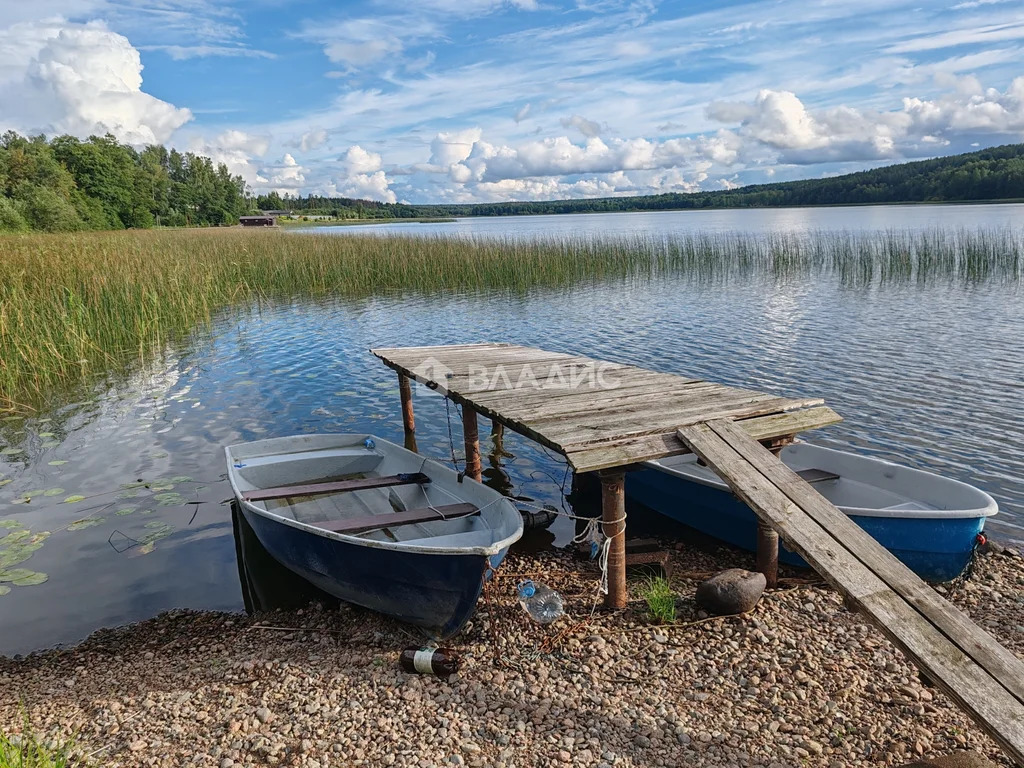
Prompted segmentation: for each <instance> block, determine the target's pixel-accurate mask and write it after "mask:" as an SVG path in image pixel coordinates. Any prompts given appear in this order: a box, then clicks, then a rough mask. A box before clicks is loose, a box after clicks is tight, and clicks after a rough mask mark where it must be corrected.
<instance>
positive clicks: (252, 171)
mask: <svg viewBox="0 0 1024 768" xmlns="http://www.w3.org/2000/svg"><path fill="white" fill-rule="evenodd" d="M2 2H3V4H4V5H5V6H9V7H5V9H4V20H3V21H2V22H0V129H7V128H13V129H15V130H18V131H21V132H33V133H35V132H40V131H42V132H46V133H48V134H53V133H74V134H77V135H82V136H85V135H89V134H90V133H98V132H99V133H102V132H105V131H110V132H112V133H114V134H115V135H117V136H118V137H119V138H121V139H122V140H124V141H128V142H131V143H133V144H139V145H141V144H145V143H152V142H160V143H165V144H169V145H173V146H176V147H178V148H179V149H186V150H193V151H196V152H201V153H204V154H208V155H210V156H212V157H214V158H215V159H216V160H218V161H221V162H225V163H227V164H228V165H229V167H230V168H231V169H232V170H233V171H235V172H236V173H239V174H241V175H243V176H244V177H245V179H246V180H247V182H248V183H249V185H250V186H251V187H252V188H253V189H254V190H256V191H269V190H277V191H279V192H281V193H283V194H284V193H290V194H305V193H310V192H313V193H319V194H331V195H345V196H353V197H369V198H374V199H380V200H389V201H410V202H461V201H491V200H509V199H522V200H528V199H553V198H563V197H587V196H611V195H631V194H647V193H660V192H687V191H695V190H699V189H722V188H727V187H731V186H735V185H741V184H749V183H762V182H767V181H779V180H787V179H794V178H809V177H817V176H822V175H826V174H835V173H842V172H847V171H851V170H858V169H862V168H867V167H873V166H877V165H881V164H888V163H893V162H899V161H902V160H908V159H915V158H921V157H934V156H937V155H944V154H954V153H957V152H964V151H969V150H971V149H974V148H977V147H983V146H991V145H996V144H1004V143H1010V142H1020V141H1022V140H1024V56H1022V44H1024V8H1022V5H1021V3H1020V2H1019V0H1016V1H1015V2H1008V1H1004V0H966V1H964V2H956V0H953V1H952V2H944V3H938V2H920V0H919V1H917V2H903V1H902V0H884V1H882V0H856V1H855V2H846V1H845V0H822V1H821V2H797V1H796V0H752V1H751V2H715V3H710V2H708V3H693V2H656V0H642V1H640V2H619V1H618V0H575V1H574V0H547V1H546V0H506V1H504V2H499V1H497V0H418V1H417V2H415V3H398V2H391V1H390V0H376V2H364V3H354V2H328V1H327V0H320V1H319V2H312V0H309V1H307V0H247V1H246V2H232V1H231V0H159V2H141V1H137V0H37V1H36V2H31V3H14V2H13V0H2Z"/></svg>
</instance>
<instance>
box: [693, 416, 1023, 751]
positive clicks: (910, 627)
mask: <svg viewBox="0 0 1024 768" xmlns="http://www.w3.org/2000/svg"><path fill="white" fill-rule="evenodd" d="M677 434H678V436H679V438H680V439H681V440H682V441H683V442H684V443H686V445H688V446H689V447H690V448H691V449H692V450H693V451H694V453H696V454H697V455H698V456H700V457H701V458H702V459H703V460H704V461H705V462H706V463H707V464H708V465H709V466H711V467H712V468H713V469H714V470H715V471H716V472H717V473H718V474H719V475H720V476H721V477H722V479H723V480H725V481H726V482H727V483H728V484H729V487H730V488H732V490H733V492H734V493H735V494H736V495H737V496H739V497H740V498H741V499H743V501H745V502H746V503H747V504H748V505H749V506H750V507H751V508H752V509H753V510H754V512H756V513H757V516H758V517H759V518H760V519H761V520H762V521H763V522H764V523H766V524H767V525H769V526H771V527H772V528H773V529H775V530H776V531H777V532H778V534H779V536H780V537H781V538H782V540H783V541H785V543H786V546H787V547H789V548H790V549H791V550H793V551H794V552H796V553H798V554H800V555H801V556H802V557H803V558H804V559H805V560H806V561H807V562H808V563H810V564H811V565H812V566H813V567H814V569H815V570H816V571H817V572H818V573H819V574H821V575H822V577H824V578H825V579H826V580H827V581H828V582H829V583H831V584H832V586H834V587H835V588H836V589H837V590H839V592H840V593H842V594H843V595H844V596H845V597H846V599H847V602H848V604H851V603H852V604H853V605H854V606H855V607H856V608H857V609H858V610H860V611H861V612H862V613H863V614H865V615H866V616H867V618H868V619H870V620H871V621H872V623H873V624H875V626H877V627H878V629H880V630H881V631H882V633H883V634H884V635H885V636H886V637H888V638H889V639H890V640H891V641H892V642H893V643H894V644H895V645H896V646H897V647H898V648H900V649H901V650H902V651H903V653H904V654H905V655H906V656H907V657H908V658H909V659H910V660H911V661H913V662H914V663H915V664H916V665H917V666H918V667H919V668H920V669H921V670H922V671H923V672H924V673H925V674H926V675H927V676H928V678H929V679H931V680H932V681H933V682H934V683H935V684H936V685H937V686H938V687H939V688H941V689H942V691H944V692H945V693H946V695H948V696H949V697H950V698H951V699H952V700H953V701H954V702H956V704H957V705H958V706H959V707H960V708H961V709H963V710H964V711H965V712H966V713H967V714H968V715H970V716H971V718H972V719H973V720H974V721H975V722H976V723H977V724H978V725H979V726H980V727H981V728H982V729H984V730H985V732H986V733H988V734H989V735H990V736H991V737H992V738H993V739H995V741H996V742H998V744H999V745H1000V746H1001V747H1002V748H1003V749H1004V750H1005V751H1006V753H1007V755H1008V756H1009V757H1010V758H1011V759H1012V760H1013V761H1014V762H1015V763H1017V764H1018V765H1024V662H1022V661H1021V660H1020V659H1019V658H1017V657H1016V656H1015V655H1014V654H1013V653H1012V652H1011V651H1009V650H1007V649H1006V648H1004V647H1003V646H1001V645H1000V644H999V643H998V642H997V641H996V640H995V638H993V637H992V636H991V635H989V634H988V633H987V632H985V631H984V630H983V629H982V628H981V627H979V626H978V625H976V624H974V623H973V622H972V621H971V619H970V618H969V617H968V616H967V615H965V614H964V613H962V612H961V611H960V610H959V609H958V608H956V607H955V606H953V605H951V604H950V603H948V602H946V601H945V600H944V599H943V598H942V597H941V596H939V594H938V593H936V592H935V590H933V589H932V588H931V587H929V586H928V585H927V584H925V583H924V582H923V581H921V580H920V579H919V578H918V577H917V576H916V575H915V574H914V573H913V571H911V570H910V569H909V568H907V567H906V566H905V565H903V563H901V562H900V561H899V560H897V559H896V558H895V557H894V556H893V555H892V554H891V553H890V552H888V551H887V550H886V549H884V548H883V547H882V546H881V545H880V544H879V543H878V542H877V541H875V540H874V539H873V538H872V537H871V536H870V535H868V534H867V533H866V532H865V531H864V529H863V528H861V527H860V526H858V525H857V524H856V523H854V522H853V521H852V520H850V518H848V517H847V516H846V515H844V514H843V513H842V512H841V511H840V510H839V509H838V508H837V507H835V506H833V505H832V504H831V503H830V502H829V501H828V500H827V499H825V497H823V496H822V495H821V494H819V493H818V492H817V491H816V490H814V488H812V487H811V485H810V484H809V483H807V482H806V481H805V480H804V479H802V478H801V477H800V476H799V475H798V474H797V473H795V472H793V470H791V469H790V468H789V467H787V466H786V465H785V464H783V463H782V462H781V461H780V460H779V459H778V458H777V457H776V456H774V455H772V453H771V452H770V451H769V450H767V449H766V448H764V447H763V446H762V445H761V444H760V443H758V442H757V441H756V440H755V439H753V438H752V437H751V436H750V435H749V434H748V433H747V432H746V431H745V430H744V429H743V428H742V427H740V426H739V425H737V424H734V423H733V422H732V421H731V420H728V419H713V420H708V421H706V422H702V423H699V424H693V425H688V426H684V427H680V428H679V430H678V433H677Z"/></svg>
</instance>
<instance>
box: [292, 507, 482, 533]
mask: <svg viewBox="0 0 1024 768" xmlns="http://www.w3.org/2000/svg"><path fill="white" fill-rule="evenodd" d="M478 514H480V509H479V508H478V507H477V506H476V505H475V504H445V505H442V506H440V507H423V508H417V509H407V510H405V511H403V512H394V513H392V514H386V515H365V516H363V517H350V518H348V519H346V520H325V521H324V522H322V523H310V525H315V526H316V527H317V528H323V529H324V530H327V531H333V532H334V533H345V534H349V535H351V534H354V533H366V532H367V531H375V530H378V529H380V528H397V527H398V526H400V525H413V524H415V523H435V522H438V521H441V520H456V519H458V518H460V517H470V516H472V515H478Z"/></svg>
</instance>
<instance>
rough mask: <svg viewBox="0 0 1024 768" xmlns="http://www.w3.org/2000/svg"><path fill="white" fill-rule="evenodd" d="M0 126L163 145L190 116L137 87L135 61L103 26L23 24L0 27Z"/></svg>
mask: <svg viewBox="0 0 1024 768" xmlns="http://www.w3.org/2000/svg"><path fill="white" fill-rule="evenodd" d="M0 103H2V104H3V105H4V110H3V114H0V125H2V126H3V127H5V128H13V129H15V130H19V131H22V132H28V133H35V132H45V133H50V134H53V133H69V134H73V135H76V136H87V135H90V134H103V133H108V132H109V133H112V134H113V135H114V136H116V137H117V138H118V139H120V140H121V141H125V142H128V143H130V144H135V145H141V144H150V143H163V142H165V141H167V140H168V139H169V138H170V136H171V134H172V133H174V131H176V130H177V129H178V128H180V127H181V126H182V125H184V124H185V123H187V122H188V121H189V120H191V119H192V113H191V112H190V111H189V110H188V109H180V108H178V107H175V106H174V105H173V104H169V103H168V102H166V101H162V100H160V99H157V98H155V97H154V96H151V95H150V94H148V93H145V92H144V91H143V90H142V61H141V59H140V57H139V52H138V50H137V49H136V48H134V47H133V46H132V45H131V43H130V42H129V41H128V39H127V38H126V37H124V36H123V35H119V34H117V33H116V32H113V31H111V30H110V29H109V28H108V27H107V26H106V25H105V24H104V23H103V22H98V21H97V22H89V23H87V24H73V23H68V22H62V21H46V22H25V23H22V24H15V25H13V26H10V27H8V28H7V29H0Z"/></svg>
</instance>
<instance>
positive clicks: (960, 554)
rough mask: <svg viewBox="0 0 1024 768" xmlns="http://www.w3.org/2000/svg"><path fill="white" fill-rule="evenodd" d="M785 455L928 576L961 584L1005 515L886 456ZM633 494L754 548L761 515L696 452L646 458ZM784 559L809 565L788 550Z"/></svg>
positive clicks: (971, 493) (791, 449)
mask: <svg viewBox="0 0 1024 768" xmlns="http://www.w3.org/2000/svg"><path fill="white" fill-rule="evenodd" d="M780 458H781V459H782V461H783V463H785V464H786V465H787V466H789V468H790V469H792V470H794V471H796V472H797V473H798V474H799V475H801V476H802V477H803V478H804V479H805V480H807V481H808V482H810V483H811V484H812V485H814V488H815V489H816V490H817V491H818V492H819V493H820V494H821V495H822V496H824V497H825V498H826V499H828V500H829V501H831V502H832V503H833V504H835V505H836V506H837V507H839V509H841V510H842V511H843V512H845V513H846V514H847V515H849V516H850V518H851V519H852V520H853V521H854V522H856V523H857V524H858V525H859V526H860V527H861V528H863V529H864V530H865V531H867V532H868V533H869V534H871V535H872V536H873V537H874V538H875V539H876V540H877V541H878V543H880V544H881V545H882V546H884V547H885V548H886V549H888V550H889V551H890V552H892V553H893V554H894V555H895V556H896V557H898V558H899V559H900V560H902V561H903V562H904V563H905V564H906V565H907V566H908V567H909V568H910V569H911V570H913V571H914V572H915V573H917V575H918V576H920V577H921V578H922V579H924V580H926V581H931V582H944V581H950V580H952V579H955V578H956V577H957V576H959V575H960V574H961V573H963V571H964V569H965V568H966V567H967V565H968V564H969V563H970V560H971V556H972V554H973V551H974V548H975V546H976V544H977V542H978V540H979V539H978V536H979V534H980V533H981V532H982V530H983V529H984V527H985V518H987V517H990V516H992V515H994V514H996V512H997V511H998V507H997V505H996V502H995V500H994V499H993V498H992V497H991V496H989V495H988V494H987V493H985V492H984V491H981V490H979V489H977V488H975V487H973V486H971V485H968V484H967V483H962V482H960V481H958V480H952V479H950V478H946V477H941V476H939V475H936V474H933V473H931V472H924V471H921V470H917V469H911V468H909V467H904V466H901V465H898V464H892V463H890V462H888V461H883V460H881V459H874V458H868V457H864V456H857V455H855V454H851V453H846V452H844V451H837V450H833V449H830V448H823V447H821V446H816V445H810V444H808V443H794V444H792V445H789V446H787V447H786V448H784V449H783V451H782V453H781V456H780ZM626 495H627V497H628V498H630V499H632V500H634V501H638V502H640V503H641V504H643V505H644V506H646V507H649V508H651V509H653V510H655V511H657V512H660V513H661V514H663V515H666V516H667V517H670V518H672V519H673V520H676V521H677V522H680V523H683V524H684V525H687V526H689V527H691V528H694V529H695V530H698V531H700V532H702V533H705V534H707V535H709V536H712V537H714V538H716V539H720V540H722V541H725V542H727V543H729V544H732V545H734V546H737V547H740V548H742V549H748V550H754V549H755V548H756V546H757V545H756V540H757V525H756V523H757V518H756V516H755V515H754V512H753V511H752V510H751V509H750V507H748V506H747V505H746V504H744V503H743V502H742V501H739V500H738V499H737V498H736V497H735V496H733V494H732V492H731V491H730V490H729V487H728V486H727V485H726V484H725V482H724V481H723V480H722V479H721V478H719V477H718V475H717V474H715V472H714V471H713V470H712V469H710V468H708V467H706V466H703V465H702V464H701V463H700V462H699V461H698V459H697V457H696V456H694V455H693V454H684V455H681V456H670V457H668V458H665V459H659V460H656V461H647V462H644V464H643V469H641V470H638V471H636V472H630V473H628V474H627V475H626ZM779 560H780V561H782V562H785V563H789V564H791V565H799V566H803V567H807V563H805V562H804V561H803V559H802V558H800V557H799V556H798V555H796V554H794V553H792V552H790V551H789V550H787V549H786V548H785V547H782V548H781V551H780V553H779Z"/></svg>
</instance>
